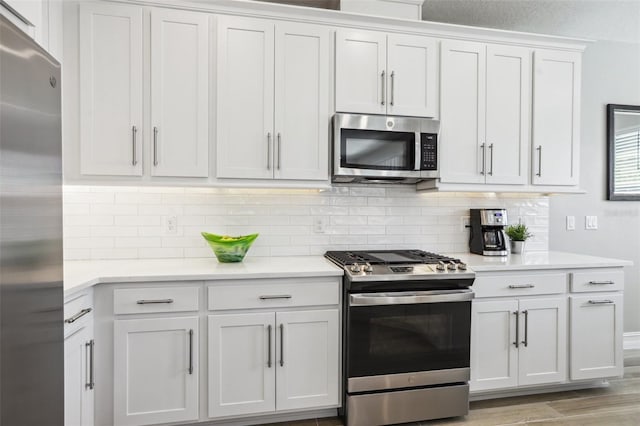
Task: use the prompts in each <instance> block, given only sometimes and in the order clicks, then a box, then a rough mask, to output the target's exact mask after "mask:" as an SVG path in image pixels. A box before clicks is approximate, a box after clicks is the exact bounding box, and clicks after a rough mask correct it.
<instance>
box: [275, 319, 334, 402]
mask: <svg viewBox="0 0 640 426" xmlns="http://www.w3.org/2000/svg"><path fill="white" fill-rule="evenodd" d="M276 324H277V327H278V329H277V335H278V339H276V341H277V345H276V346H277V348H276V368H277V371H278V374H277V376H276V407H277V409H278V410H293V409H300V408H312V407H326V406H337V405H338V401H339V398H338V387H339V385H338V383H339V359H340V356H339V352H338V350H339V349H338V339H339V330H338V310H337V309H330V310H324V311H306V312H278V313H277V314H276Z"/></svg>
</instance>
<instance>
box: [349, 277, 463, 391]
mask: <svg viewBox="0 0 640 426" xmlns="http://www.w3.org/2000/svg"><path fill="white" fill-rule="evenodd" d="M472 299H473V291H471V290H469V289H463V290H438V291H416V292H394V293H361V294H351V295H349V306H348V308H347V309H348V314H347V323H348V324H347V330H346V333H347V336H346V339H347V342H346V343H347V348H346V351H347V352H346V368H347V377H348V381H347V390H348V392H364V391H371V390H380V389H395V388H406V387H414V386H427V385H437V384H444V383H458V382H466V381H468V380H469V357H470V350H469V349H470V334H471V300H472Z"/></svg>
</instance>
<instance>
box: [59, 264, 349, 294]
mask: <svg viewBox="0 0 640 426" xmlns="http://www.w3.org/2000/svg"><path fill="white" fill-rule="evenodd" d="M341 275H342V270H341V269H340V268H338V267H337V266H335V265H334V264H333V263H331V262H330V261H328V260H326V259H325V258H324V257H322V256H291V257H248V258H246V259H245V260H244V261H243V262H239V263H219V262H218V261H217V260H216V259H215V258H214V257H211V258H201V259H148V260H143V259H130V260H74V261H67V262H65V263H64V292H65V296H68V295H69V294H71V293H74V292H76V291H78V290H82V289H84V288H87V287H90V286H93V285H95V284H100V283H121V282H127V283H132V282H148V281H155V282H158V281H184V280H221V279H245V278H296V277H322V276H341Z"/></svg>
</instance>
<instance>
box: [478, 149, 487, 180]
mask: <svg viewBox="0 0 640 426" xmlns="http://www.w3.org/2000/svg"><path fill="white" fill-rule="evenodd" d="M480 148H482V170H481V171H480V174H481V175H484V172H485V170H484V169H485V162H486V160H487V144H484V143H483V144H482V145H480Z"/></svg>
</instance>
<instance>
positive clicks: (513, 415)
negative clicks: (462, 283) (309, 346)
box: [272, 350, 640, 426]
mask: <svg viewBox="0 0 640 426" xmlns="http://www.w3.org/2000/svg"><path fill="white" fill-rule="evenodd" d="M624 365H625V368H624V377H622V378H620V379H615V380H610V381H609V383H610V386H608V387H604V388H595V389H583V390H576V391H567V392H557V393H547V394H539V395H529V396H521V397H512V398H501V399H490V400H485V401H475V402H472V403H471V409H470V411H469V415H467V416H465V417H457V418H453V419H444V420H433V421H429V422H422V423H408V424H407V426H409V425H412V426H417V425H424V426H433V425H438V426H439V425H473V426H502V425H534V426H542V425H551V426H561V425H562V426H639V425H640V350H630V351H625V362H624ZM272 426H276V425H272ZM277 426H342V422H341V421H340V419H337V418H330V419H318V420H304V421H299V422H290V423H278V424H277Z"/></svg>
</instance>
